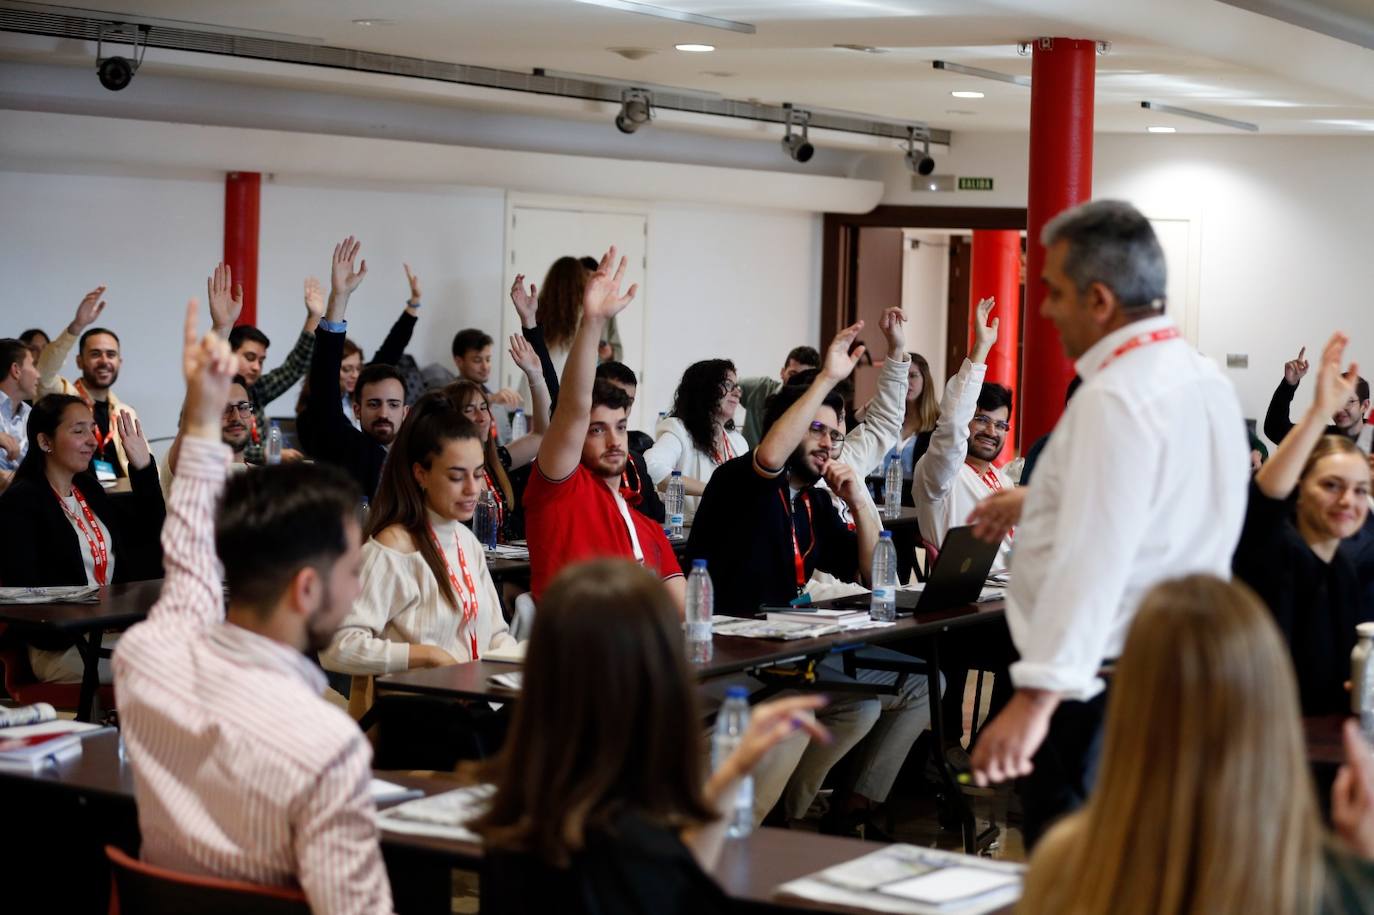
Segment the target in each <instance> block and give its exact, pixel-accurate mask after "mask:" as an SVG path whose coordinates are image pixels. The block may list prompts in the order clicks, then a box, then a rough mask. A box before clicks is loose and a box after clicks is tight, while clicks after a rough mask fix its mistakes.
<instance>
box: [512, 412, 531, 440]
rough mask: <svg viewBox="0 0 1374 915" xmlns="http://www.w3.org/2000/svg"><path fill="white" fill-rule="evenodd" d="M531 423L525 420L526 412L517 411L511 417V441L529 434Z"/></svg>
mask: <svg viewBox="0 0 1374 915" xmlns="http://www.w3.org/2000/svg"><path fill="white" fill-rule="evenodd" d="M529 431H530V429H529V423H528V422H526V420H525V411H524V410H520V409H517V410H516V411H515V412H514V413H512V414H511V415H510V440H511V441H515V440H516V439H517V438H522V437H524V436H525V435H528V434H529Z"/></svg>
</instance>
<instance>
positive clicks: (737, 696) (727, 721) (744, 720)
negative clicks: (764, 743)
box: [711, 686, 754, 839]
mask: <svg viewBox="0 0 1374 915" xmlns="http://www.w3.org/2000/svg"><path fill="white" fill-rule="evenodd" d="M747 730H749V691H748V690H747V689H745V688H744V687H743V686H732V687H730V688H729V689H728V690H727V691H726V693H725V703H724V704H723V705H721V707H720V712H719V713H717V715H716V728H715V731H714V732H713V733H712V734H711V768H712V769H719V768H720V767H721V765H722V764H723V763H724V762H725V760H727V759H729V758H730V754H731V753H733V752H735V748H736V747H738V746H739V745H740V741H742V740H743V739H744V732H745V731H747ZM753 831H754V776H752V775H746V776H744V778H742V779H740V781H739V787H738V788H737V789H736V791H735V803H734V804H733V805H732V808H731V811H730V814H729V825H728V826H727V827H726V830H725V834H726V835H727V836H729V837H730V838H732V839H738V838H742V837H743V836H747V835H749V833H751V832H753Z"/></svg>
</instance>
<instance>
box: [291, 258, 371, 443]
mask: <svg viewBox="0 0 1374 915" xmlns="http://www.w3.org/2000/svg"><path fill="white" fill-rule="evenodd" d="M360 247H361V245H360V243H359V242H357V241H355V240H354V239H353V238H352V237H350V238H347V239H345V240H344V241H342V242H340V243H339V244H338V245H335V247H334V259H333V265H332V267H331V274H330V275H331V283H330V290H329V302H328V305H327V306H326V307H325V317H324V318H323V319H322V320H321V321H320V326H319V327H318V328H316V330H315V353H314V355H313V356H312V357H311V360H310V399H309V400H308V401H306V404H305V413H306V416H308V417H309V422H308V423H307V425H308V427H309V428H310V429H311V434H312V437H313V439H314V441H310V442H306V443H305V445H306V449H307V450H308V451H311V452H312V453H314V454H315V455H316V456H323V457H331V456H333V457H335V458H337V455H339V454H341V453H342V452H341V450H340V449H342V448H345V447H347V445H348V443H349V442H351V441H353V440H354V439H355V438H356V437H358V436H361V435H362V433H361V432H359V431H358V430H357V429H355V428H353V423H352V422H351V421H350V420H349V418H348V417H347V416H345V415H344V411H343V405H342V403H341V401H340V398H339V367H340V365H341V364H342V363H343V344H344V334H345V332H346V331H347V328H348V321H347V320H346V315H347V314H348V298H349V296H351V295H352V294H353V290H354V289H356V288H357V287H358V284H359V283H361V282H362V280H363V277H364V276H366V275H367V261H363V262H362V264H361V266H360V269H359V270H358V271H356V272H355V271H354V270H353V260H354V258H356V257H357V256H358V251H359V248H360Z"/></svg>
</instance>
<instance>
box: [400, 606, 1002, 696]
mask: <svg viewBox="0 0 1374 915" xmlns="http://www.w3.org/2000/svg"><path fill="white" fill-rule="evenodd" d="M1004 608H1005V604H1004V603H1003V602H1002V601H1000V600H999V601H989V602H987V603H982V604H970V605H968V606H965V607H957V608H955V609H953V610H945V611H941V612H939V613H923V614H921V615H919V616H907V617H902V618H901V619H899V620H898V621H897V624H896V625H895V626H889V627H887V628H885V629H861V630H859V631H857V632H838V633H835V634H833V635H825V636H821V637H820V638H815V639H796V640H794V641H790V642H784V641H780V640H777V639H746V638H740V637H738V636H728V635H717V636H715V637H714V638H713V639H712V643H713V652H712V655H713V656H712V658H711V661H710V662H709V663H707V664H702V665H699V666H697V668H696V672H697V676H698V677H699V678H700V679H702V680H710V679H714V678H716V677H723V676H727V675H729V674H736V673H740V672H742V671H746V670H751V669H754V668H759V667H768V666H771V665H774V664H780V663H783V662H786V661H792V660H799V659H803V658H808V657H816V656H818V655H825V654H830V653H833V652H840V651H848V650H850V649H854V648H861V647H863V646H865V645H876V644H881V643H883V642H893V641H899V640H902V639H909V638H920V637H922V636H927V635H930V634H932V633H935V632H943V631H944V630H946V629H953V628H958V627H963V626H973V625H988V624H993V623H996V622H998V621H1000V620H1002V619H1004V618H1005V615H1006V614H1005V610H1004ZM521 669H522V668H521V665H518V664H502V663H498V662H495V661H470V662H468V663H466V664H453V665H449V666H447V667H431V668H425V669H419V670H408V671H405V672H404V673H398V674H391V675H389V676H385V677H378V678H377V687H378V689H379V690H384V691H388V692H406V693H424V694H429V695H441V696H453V697H459V698H465V699H484V700H487V701H490V702H508V701H510V700H512V699H515V698H517V697H518V696H519V693H518V692H517V691H513V690H510V689H507V688H505V687H503V686H497V685H495V684H494V683H492V682H491V678H492V677H493V676H495V675H496V674H501V673H510V672H513V671H518V670H521Z"/></svg>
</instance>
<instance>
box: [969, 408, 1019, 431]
mask: <svg viewBox="0 0 1374 915" xmlns="http://www.w3.org/2000/svg"><path fill="white" fill-rule="evenodd" d="M973 425H975V426H983V427H984V428H987V427H988V426H991V427H992V428H994V429H996V430H997V431H998V432H1010V431H1011V423H1005V422H1002V421H1001V420H1000V419H993V418H992V417H991V416H984V415H983V414H982V413H979V414H978V415H977V416H975V417H973Z"/></svg>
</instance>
